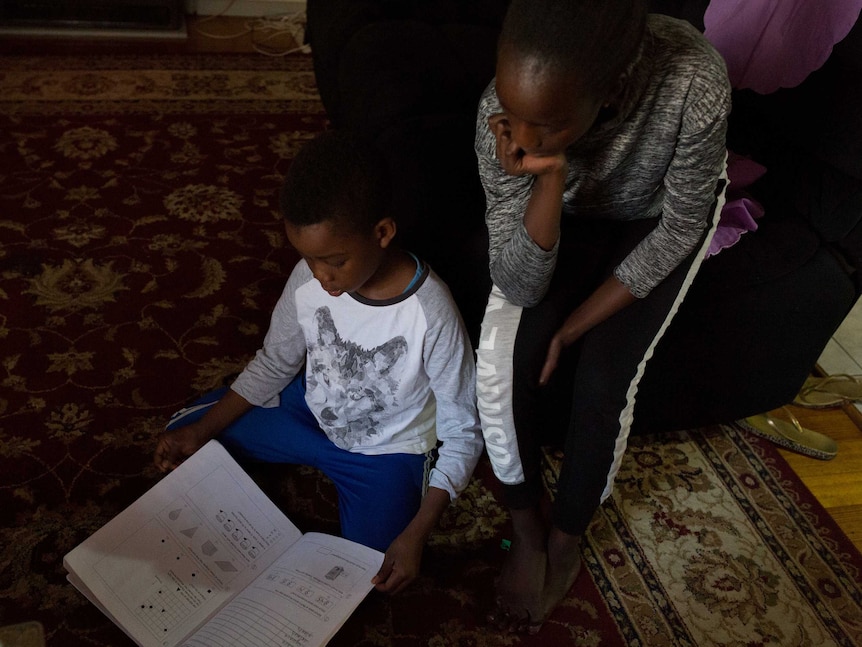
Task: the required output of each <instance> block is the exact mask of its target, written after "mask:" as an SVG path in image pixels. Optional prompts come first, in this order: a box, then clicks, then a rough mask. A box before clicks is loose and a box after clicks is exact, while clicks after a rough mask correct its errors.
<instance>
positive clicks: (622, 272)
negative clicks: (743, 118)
mask: <svg viewBox="0 0 862 647" xmlns="http://www.w3.org/2000/svg"><path fill="white" fill-rule="evenodd" d="M729 112H730V85H729V83H728V81H727V77H726V74H725V73H724V66H723V64H722V63H719V64H717V65H714V66H704V67H703V68H701V70H700V71H699V72H698V73H697V74H696V75H695V76H694V77H693V79H692V82H691V86H690V90H689V94H688V99H687V104H686V107H685V110H684V113H683V120H682V124H681V127H680V130H679V134H678V136H677V138H676V145H675V149H674V154H673V157H672V158H671V162H670V165H669V167H668V169H667V172H666V173H665V176H664V180H663V190H664V200H663V202H662V211H661V217H660V219H659V223H658V225H657V226H656V228H655V229H654V230H653V231H652V232H650V233H649V234H648V235H647V236H646V238H644V239H643V240H642V241H641V242H640V243H639V244H638V246H637V247H635V249H634V250H632V252H631V253H630V254H629V255H628V256H627V257H626V258H625V259H624V260H623V261H622V262H621V263H620V265H619V266H618V267H617V268H616V269H615V271H614V275H615V276H616V277H617V279H619V280H620V282H622V283H623V284H624V285H625V286H626V287H628V288H629V290H630V291H631V292H632V294H634V295H635V296H636V297H639V298H641V297H645V296H646V295H647V294H649V292H650V291H651V290H652V289H653V288H654V287H655V286H656V285H658V284H659V283H660V282H661V281H662V280H663V279H664V278H665V277H667V276H668V274H670V273H671V272H672V271H673V270H674V269H675V268H676V267H677V266H678V265H679V264H680V262H682V260H683V259H685V258H686V257H687V256H688V255H689V254H691V252H692V251H693V250H694V249H695V247H696V246H697V245H698V243H699V242H700V240H701V238H702V236H703V234H704V232H705V230H706V229H707V228H708V227H709V226H710V225H711V224H712V223H711V218H712V217H713V215H714V214H713V208H712V207H713V203H714V201H715V191H716V187H717V183H718V180H719V177H720V176H721V175H722V173H723V171H724V168H725V161H726V156H727V145H726V134H727V115H728V113H729Z"/></svg>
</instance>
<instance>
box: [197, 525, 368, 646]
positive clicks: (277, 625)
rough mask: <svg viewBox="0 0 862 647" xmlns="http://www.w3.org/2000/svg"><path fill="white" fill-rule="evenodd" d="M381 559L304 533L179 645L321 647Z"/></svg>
mask: <svg viewBox="0 0 862 647" xmlns="http://www.w3.org/2000/svg"><path fill="white" fill-rule="evenodd" d="M381 557H382V555H381V554H380V553H379V552H378V551H376V550H372V549H370V548H366V547H364V546H359V545H358V544H351V545H348V546H345V544H344V540H342V539H339V538H338V537H332V536H329V535H320V534H316V533H308V534H307V535H305V536H304V537H303V538H302V539H300V540H299V542H297V543H296V544H295V545H294V546H293V547H292V548H291V550H289V551H288V552H286V553H285V554H284V555H282V556H281V557H280V558H279V559H278V560H276V562H275V563H274V564H273V565H272V566H270V567H269V569H267V571H266V572H265V573H264V574H263V575H261V576H260V577H258V578H257V580H255V581H254V582H253V583H252V584H251V585H250V586H248V587H247V588H246V589H245V590H244V591H242V592H241V593H240V594H238V595H237V596H236V597H235V598H234V599H233V600H232V601H231V602H230V603H228V604H227V606H226V607H225V608H224V609H222V610H221V611H220V612H219V613H218V614H217V615H216V616H215V617H214V618H213V619H212V620H210V621H209V622H208V623H206V624H205V625H204V626H203V627H202V628H201V629H200V630H199V631H198V632H196V633H195V634H194V636H192V637H191V638H190V639H189V640H188V641H187V642H186V643H185V645H187V646H188V647H276V646H279V647H311V646H317V645H323V644H325V643H326V642H327V641H328V640H329V639H330V638H331V637H332V636H333V635H334V634H335V632H336V631H337V630H338V628H339V627H341V625H342V624H343V623H344V621H345V620H347V618H348V617H349V616H350V613H351V612H352V611H353V609H354V608H355V607H356V605H358V604H359V602H361V601H362V599H363V598H364V597H365V595H366V594H367V593H368V590H369V584H370V581H371V578H372V577H374V575H375V573H377V571H378V570H379V569H380V564H381Z"/></svg>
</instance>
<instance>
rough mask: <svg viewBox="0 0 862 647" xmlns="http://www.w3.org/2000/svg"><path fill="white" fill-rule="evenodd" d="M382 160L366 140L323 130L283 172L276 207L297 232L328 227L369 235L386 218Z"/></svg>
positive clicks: (385, 171)
mask: <svg viewBox="0 0 862 647" xmlns="http://www.w3.org/2000/svg"><path fill="white" fill-rule="evenodd" d="M390 203H391V187H390V183H389V173H388V169H387V165H386V160H385V159H384V158H383V155H382V154H381V153H380V151H379V150H378V149H377V148H376V147H375V146H374V145H373V144H372V143H371V142H369V141H367V140H366V139H365V138H363V137H361V136H359V135H356V134H353V133H350V132H348V131H344V130H330V131H326V132H324V133H322V134H320V135H318V136H317V137H315V138H314V139H313V140H311V141H310V142H309V143H308V144H306V145H305V146H304V147H303V148H302V150H301V151H300V152H299V154H298V155H297V156H296V158H295V159H294V160H293V162H292V163H291V165H290V169H289V170H288V172H287V177H286V178H285V182H284V186H283V187H282V190H281V196H280V206H281V213H282V215H283V216H284V218H285V220H286V221H287V222H288V223H289V224H291V225H294V226H296V227H304V226H308V225H316V224H320V223H322V222H332V223H333V224H335V225H336V226H337V228H338V229H339V230H340V231H342V232H344V233H347V232H362V233H365V232H368V231H371V229H372V228H373V227H374V226H375V225H376V224H377V223H378V222H380V220H382V219H383V218H387V217H391V213H390V207H391V204H390Z"/></svg>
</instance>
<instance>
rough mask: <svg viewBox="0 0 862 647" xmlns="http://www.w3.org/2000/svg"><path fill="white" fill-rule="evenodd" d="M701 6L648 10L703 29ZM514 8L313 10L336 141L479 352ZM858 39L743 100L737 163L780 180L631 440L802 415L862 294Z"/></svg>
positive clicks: (701, 287) (348, 5) (680, 323)
mask: <svg viewBox="0 0 862 647" xmlns="http://www.w3.org/2000/svg"><path fill="white" fill-rule="evenodd" d="M706 4H707V2H706V1H705V0H664V1H654V2H652V10H654V11H659V12H663V13H668V14H670V15H674V16H677V17H681V18H685V19H687V20H689V21H690V22H692V24H694V25H695V26H697V27H698V28H700V29H703V12H704V9H705V7H706ZM505 6H506V2H505V1H500V0H496V1H493V0H475V1H472V2H471V1H468V0H462V1H459V0H439V1H437V2H427V1H423V0H391V1H387V0H308V3H307V18H308V25H307V39H308V42H309V44H310V45H311V48H312V53H313V57H314V65H315V74H316V78H317V84H318V87H319V90H320V94H321V97H322V99H323V103H324V105H325V108H326V110H327V113H328V116H329V118H330V120H331V122H332V125H333V126H334V127H336V128H353V129H357V130H359V131H361V132H364V133H366V134H368V135H370V136H372V137H374V138H375V139H376V141H377V142H378V143H379V144H380V146H381V147H382V148H383V150H384V151H385V152H386V154H387V155H388V158H389V160H390V165H391V170H392V173H393V177H394V181H395V186H396V196H395V202H396V210H397V214H398V217H399V221H400V229H399V232H400V236H401V239H402V243H403V244H404V245H405V246H406V247H408V248H410V249H412V250H414V251H416V252H417V253H419V254H421V255H422V256H423V257H425V258H426V259H427V260H428V261H429V262H430V263H431V264H432V266H433V267H434V268H435V269H436V270H437V272H438V273H439V274H440V275H441V276H442V277H443V279H444V280H446V281H447V282H448V283H449V285H450V287H451V289H452V291H453V294H454V296H455V299H456V301H457V302H458V304H459V307H460V308H461V310H462V313H463V315H464V318H465V320H466V322H467V325H468V327H469V329H470V333H471V335H472V338H473V340H474V342H475V341H476V340H477V339H478V331H479V324H480V322H481V318H482V312H483V310H484V305H485V300H486V296H487V292H488V288H489V285H490V283H489V278H488V269H487V249H486V244H487V238H486V236H487V235H486V231H485V226H484V217H483V216H484V195H483V192H482V188H481V185H480V183H479V179H478V175H477V170H476V160H475V155H474V153H473V134H474V129H475V111H476V105H477V102H478V98H479V95H480V94H481V92H482V90H483V89H484V88H485V86H486V85H487V84H488V83H489V82H490V81H491V79H492V78H493V74H494V53H495V45H496V38H497V33H498V29H499V25H500V22H501V20H502V16H503V14H504V12H505ZM860 95H862V33H860V27H859V25H857V26H856V27H855V28H854V30H853V31H852V32H851V34H850V36H848V37H847V38H846V39H845V40H844V41H843V42H842V43H840V44H839V45H838V46H836V48H835V50H834V52H833V54H832V56H831V58H830V59H829V61H828V62H827V63H826V65H825V66H824V67H823V68H821V69H820V70H818V71H817V72H815V73H814V74H812V75H811V76H810V77H809V78H808V79H806V81H805V82H804V83H803V84H802V85H801V86H799V87H798V88H793V89H786V90H780V91H779V92H776V93H774V94H771V95H767V96H762V95H757V94H755V93H753V92H750V91H736V92H735V93H734V104H733V112H732V116H731V120H730V130H729V135H728V146H729V148H731V149H732V150H734V151H735V152H737V153H740V154H743V155H746V156H750V157H752V158H753V159H755V160H757V161H759V162H761V163H762V164H764V165H765V166H766V167H767V169H768V171H767V173H766V174H765V175H764V177H763V178H761V179H760V180H759V181H758V182H757V183H756V184H755V185H753V186H752V187H751V189H750V193H751V194H752V195H753V196H754V197H756V198H757V199H758V200H759V201H760V202H761V203H762V204H763V205H764V207H765V209H766V215H765V216H764V217H763V218H761V219H760V220H759V228H758V230H757V231H756V232H750V233H746V234H745V235H744V236H743V237H742V239H741V240H740V242H739V243H737V244H736V245H735V246H733V247H731V248H730V249H726V250H723V251H722V252H721V253H719V254H718V255H716V256H713V257H711V258H709V259H708V260H707V261H706V262H705V263H704V265H703V268H702V270H701V272H700V274H699V275H698V278H697V280H696V281H695V284H694V285H693V286H692V288H691V290H690V292H689V295H688V297H687V299H686V301H685V302H684V303H683V305H682V307H681V309H680V311H679V313H678V315H677V316H676V318H675V319H674V321H673V323H672V325H671V327H670V328H669V330H668V331H667V333H666V335H665V336H664V338H663V339H662V341H661V343H660V345H659V347H658V348H657V349H656V353H655V356H654V357H653V359H652V360H651V362H650V363H649V365H648V368H647V371H646V374H645V376H644V378H643V381H642V382H641V387H640V391H639V394H638V404H637V408H636V411H635V431H636V432H656V431H663V430H672V429H683V428H690V427H695V426H701V425H706V424H712V423H719V422H729V421H731V420H735V419H738V418H742V417H745V416H749V415H753V414H756V413H760V412H763V411H768V410H770V409H773V408H776V407H779V406H781V405H783V404H786V403H788V402H789V401H790V400H792V399H793V397H794V395H795V394H796V392H797V391H798V389H799V387H800V385H801V384H802V382H803V381H804V380H805V378H806V377H807V376H808V374H809V373H810V372H811V371H812V369H813V368H814V366H815V363H816V361H817V358H818V357H819V355H820V353H821V351H822V349H823V348H824V346H825V345H826V343H827V341H828V340H829V338H830V337H831V335H832V333H833V332H834V331H835V329H836V328H837V327H838V326H839V325H840V323H841V322H842V320H843V319H844V317H845V316H846V314H847V313H848V311H849V310H850V308H851V307H852V306H853V304H854V302H855V301H856V299H857V298H858V297H859V295H860V293H862V281H860V267H862V223H860V218H862V116H860V112H859V110H858V106H859V105H860V99H862V96H860Z"/></svg>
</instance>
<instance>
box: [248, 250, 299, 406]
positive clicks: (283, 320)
mask: <svg viewBox="0 0 862 647" xmlns="http://www.w3.org/2000/svg"><path fill="white" fill-rule="evenodd" d="M310 277H311V271H310V270H309V269H308V266H307V265H306V264H305V261H300V262H299V263H298V264H297V265H296V267H294V269H293V272H292V273H291V275H290V278H289V279H288V281H287V284H286V285H285V288H284V291H283V292H282V294H281V297H280V298H279V300H278V303H276V305H275V308H274V309H273V313H272V318H271V320H270V324H269V330H268V331H267V333H266V337H265V338H264V341H263V346H262V347H261V348H260V349H259V350H258V351H257V353H256V354H255V356H254V358H253V359H252V360H251V361H250V362H249V363H248V365H247V366H246V367H245V369H244V370H243V372H242V373H240V375H239V377H237V379H236V380H235V381H234V383H233V384H232V385H231V389H233V390H234V391H236V392H237V393H238V394H239V395H241V396H242V397H244V398H245V399H246V400H248V401H249V402H250V403H251V404H253V405H256V406H261V407H274V406H277V405H278V394H279V393H281V391H282V390H283V389H284V388H285V387H286V386H287V385H288V384H290V381H291V380H292V379H293V378H294V377H296V375H297V374H298V373H299V371H300V370H301V369H302V366H303V364H304V363H305V356H306V343H305V336H304V335H303V333H302V329H301V328H300V326H299V322H298V320H297V316H296V299H295V295H296V290H297V288H298V287H299V286H300V285H303V284H304V283H306V282H307V281H308V280H309V278H310Z"/></svg>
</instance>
